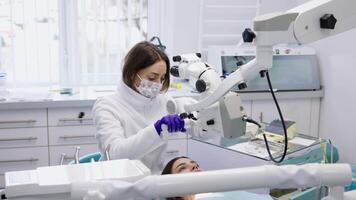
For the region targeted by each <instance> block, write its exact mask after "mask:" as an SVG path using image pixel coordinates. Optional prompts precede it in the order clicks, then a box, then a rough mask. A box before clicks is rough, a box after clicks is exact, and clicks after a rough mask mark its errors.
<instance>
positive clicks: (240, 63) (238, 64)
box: [236, 60, 244, 67]
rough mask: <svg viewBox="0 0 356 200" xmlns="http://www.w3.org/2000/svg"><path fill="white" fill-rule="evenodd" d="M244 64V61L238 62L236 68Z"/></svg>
mask: <svg viewBox="0 0 356 200" xmlns="http://www.w3.org/2000/svg"><path fill="white" fill-rule="evenodd" d="M243 64H244V61H242V60H239V61H237V62H236V67H240V66H241V65H243Z"/></svg>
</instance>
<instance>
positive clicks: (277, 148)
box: [191, 134, 325, 161]
mask: <svg viewBox="0 0 356 200" xmlns="http://www.w3.org/2000/svg"><path fill="white" fill-rule="evenodd" d="M202 135H204V136H192V138H191V139H193V140H196V141H199V142H203V143H206V144H209V145H214V146H217V147H220V148H223V149H226V150H231V151H235V152H238V153H242V154H246V155H249V156H252V157H256V158H259V159H262V160H265V161H271V159H270V157H269V155H268V153H267V149H266V145H265V142H264V140H263V137H255V138H254V139H251V138H249V137H244V136H243V137H238V138H233V139H230V138H223V137H221V136H218V135H212V134H211V135H209V134H202ZM324 142H325V140H323V139H321V138H316V137H312V136H309V135H303V134H296V136H295V137H294V138H293V139H292V140H289V141H288V150H287V157H286V159H285V160H287V159H288V157H289V155H292V154H293V155H295V154H298V152H300V153H302V152H304V150H311V149H315V148H318V147H320V145H321V143H324ZM268 143H269V147H270V149H271V153H272V155H273V157H274V158H275V159H276V160H278V159H279V158H280V157H281V155H282V153H283V150H284V142H281V143H277V142H271V141H269V142H268Z"/></svg>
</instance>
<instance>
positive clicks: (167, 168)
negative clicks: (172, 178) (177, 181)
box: [161, 156, 188, 200]
mask: <svg viewBox="0 0 356 200" xmlns="http://www.w3.org/2000/svg"><path fill="white" fill-rule="evenodd" d="M181 158H188V157H185V156H180V157H176V158H173V159H172V160H170V161H169V162H168V163H167V164H166V166H165V167H164V169H163V171H162V173H161V174H162V175H165V174H172V168H173V165H174V163H175V162H176V161H177V160H179V159H181ZM166 200H184V198H183V197H169V198H166Z"/></svg>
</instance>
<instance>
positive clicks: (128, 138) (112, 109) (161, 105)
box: [93, 81, 169, 173]
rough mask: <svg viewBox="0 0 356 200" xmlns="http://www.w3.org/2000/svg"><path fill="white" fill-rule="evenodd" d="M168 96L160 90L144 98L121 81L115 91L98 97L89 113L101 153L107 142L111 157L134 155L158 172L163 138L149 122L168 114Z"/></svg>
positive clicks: (130, 156)
mask: <svg viewBox="0 0 356 200" xmlns="http://www.w3.org/2000/svg"><path fill="white" fill-rule="evenodd" d="M168 99H169V98H168V97H167V96H165V95H163V94H159V95H158V96H157V97H156V98H154V99H150V98H146V97H144V96H142V95H141V94H139V93H137V92H136V91H134V90H132V89H131V88H130V87H128V86H127V85H126V84H125V83H123V82H122V81H121V82H120V84H119V86H118V89H117V92H116V93H115V94H113V95H111V96H106V97H102V98H99V99H98V100H97V101H96V103H95V105H94V107H93V113H94V121H95V124H96V130H97V131H96V138H97V140H98V142H99V149H100V151H101V153H102V155H104V154H103V153H104V152H105V149H107V147H108V146H109V154H110V158H111V159H122V158H128V159H138V160H141V161H142V162H143V163H144V164H145V165H146V166H147V167H149V168H150V169H151V171H152V172H153V173H155V172H156V173H157V172H160V171H161V170H162V169H163V153H164V152H165V151H166V147H167V141H166V140H165V139H163V138H162V137H160V136H159V135H158V134H157V132H156V129H155V128H154V125H153V124H154V123H155V122H156V121H157V120H159V119H161V118H162V117H163V116H164V115H167V114H168V113H167V110H166V102H167V100H168Z"/></svg>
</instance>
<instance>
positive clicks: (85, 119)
mask: <svg viewBox="0 0 356 200" xmlns="http://www.w3.org/2000/svg"><path fill="white" fill-rule="evenodd" d="M58 121H60V122H82V121H93V118H64V119H59V120H58Z"/></svg>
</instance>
